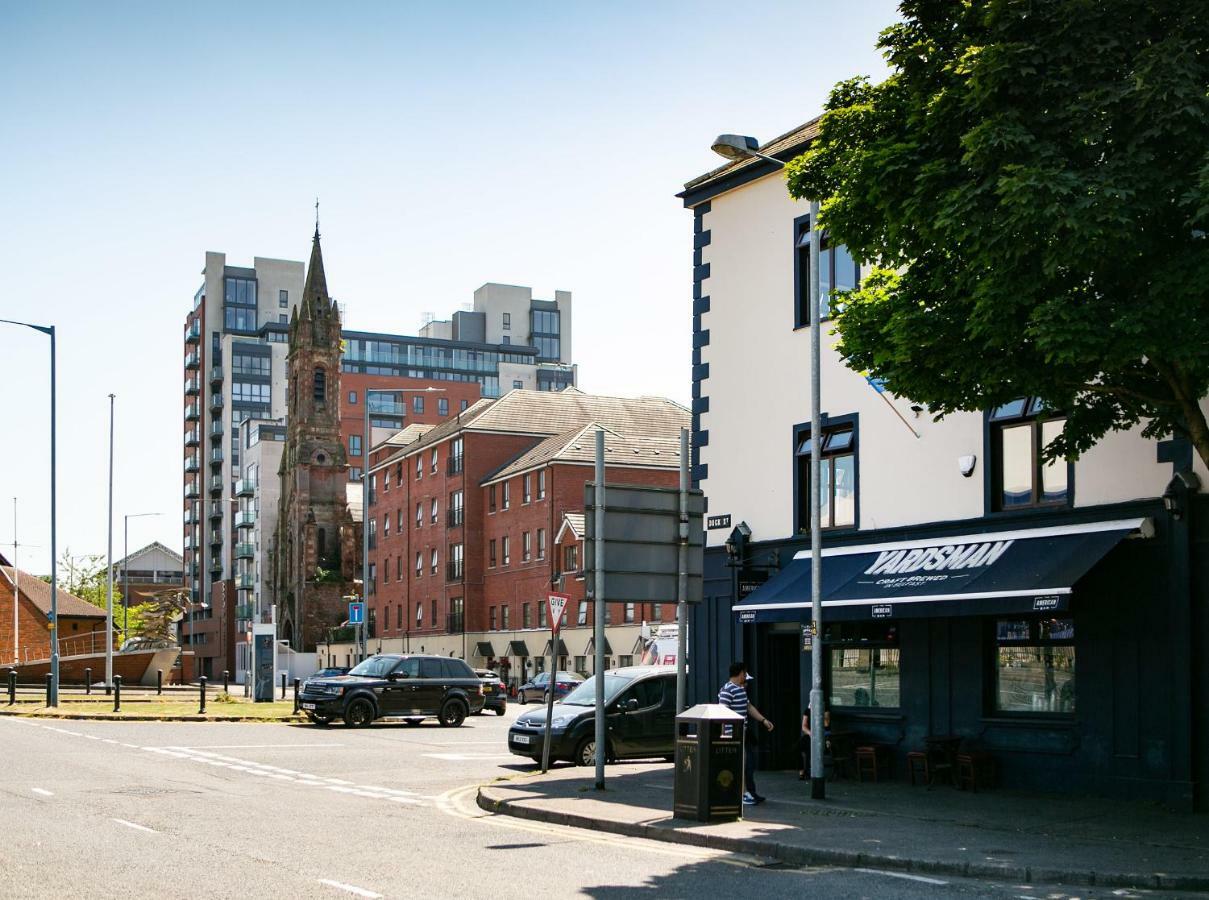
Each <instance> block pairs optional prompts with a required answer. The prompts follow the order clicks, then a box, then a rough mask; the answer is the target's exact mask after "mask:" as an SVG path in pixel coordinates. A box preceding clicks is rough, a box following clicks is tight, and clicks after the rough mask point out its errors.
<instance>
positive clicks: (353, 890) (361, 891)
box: [319, 878, 382, 898]
mask: <svg viewBox="0 0 1209 900" xmlns="http://www.w3.org/2000/svg"><path fill="white" fill-rule="evenodd" d="M319 883H320V884H326V885H327V886H328V887H334V888H336V890H339V891H348V892H349V893H350V894H356V895H357V896H358V897H371V898H374V897H381V896H382V895H381V894H375V893H374V892H373V891H367V890H366V889H365V888H362V887H357V886H356V885H355V884H345V883H344V882H343V881H332V880H330V879H328V878H320V879H319Z"/></svg>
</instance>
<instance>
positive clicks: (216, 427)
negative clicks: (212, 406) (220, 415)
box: [210, 419, 222, 437]
mask: <svg viewBox="0 0 1209 900" xmlns="http://www.w3.org/2000/svg"><path fill="white" fill-rule="evenodd" d="M210 437H222V419H215V420H214V421H213V422H211V423H210Z"/></svg>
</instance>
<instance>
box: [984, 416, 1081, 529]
mask: <svg viewBox="0 0 1209 900" xmlns="http://www.w3.org/2000/svg"><path fill="white" fill-rule="evenodd" d="M990 420H991V434H990V437H991V480H992V488H991V490H992V492H993V493H992V496H991V501H992V507H993V508H994V509H995V510H1005V509H1026V508H1028V507H1038V506H1064V505H1066V504H1067V503H1068V502H1069V501H1070V475H1071V466H1070V464H1069V463H1068V462H1067V461H1066V460H1065V459H1055V460H1049V461H1043V460H1042V458H1041V454H1042V450H1043V449H1044V448H1045V447H1047V446H1049V444H1050V442H1051V441H1053V440H1054V438H1056V437H1057V436H1058V435H1059V434H1061V433H1062V427H1063V426H1064V425H1065V424H1066V419H1065V417H1063V416H1055V415H1053V414H1052V413H1050V412H1049V411H1048V410H1047V409H1046V408H1045V404H1044V403H1042V401H1041V400H1039V399H1037V398H1036V397H1022V398H1020V399H1018V400H1013V401H1011V402H1010V403H1005V404H1003V405H1002V406H1000V407H997V408H996V409H994V410H993V411H992V412H991V415H990Z"/></svg>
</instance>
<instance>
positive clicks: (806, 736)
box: [798, 706, 831, 781]
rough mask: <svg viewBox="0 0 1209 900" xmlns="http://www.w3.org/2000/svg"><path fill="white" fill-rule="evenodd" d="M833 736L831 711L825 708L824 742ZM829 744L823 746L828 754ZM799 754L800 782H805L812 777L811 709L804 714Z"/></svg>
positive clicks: (808, 708) (799, 740)
mask: <svg viewBox="0 0 1209 900" xmlns="http://www.w3.org/2000/svg"><path fill="white" fill-rule="evenodd" d="M830 734H831V710H829V709H827V708H826V707H825V706H824V707H823V740H824V741H826V740H827V737H828V735H830ZM826 749H827V744H823V750H824V752H826ZM798 753H800V754H801V757H802V767H801V768H800V769H798V781H805V780H806V778H807V777H808V776H809V775H810V707H809V706H807V707H806V709H805V710H804V711H803V712H802V736H801V737H800V738H798Z"/></svg>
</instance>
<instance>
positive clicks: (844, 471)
mask: <svg viewBox="0 0 1209 900" xmlns="http://www.w3.org/2000/svg"><path fill="white" fill-rule="evenodd" d="M822 444H823V453H822V459H821V460H820V463H819V521H820V523H821V524H822V527H823V528H851V527H852V526H854V525H855V524H856V430H855V429H854V427H853V426H852V425H841V426H836V427H833V428H824V429H823V440H822ZM812 450H813V442H812V441H811V440H810V434H809V432H807V433H806V434H805V435H803V436H800V437H799V438H798V446H797V449H796V451H795V462H796V464H797V467H798V478H797V494H798V496H797V519H798V532H799V533H803V534H805V533H809V531H810V454H811V452H812Z"/></svg>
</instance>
